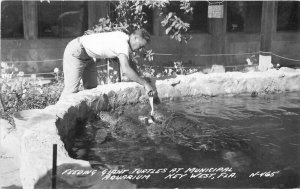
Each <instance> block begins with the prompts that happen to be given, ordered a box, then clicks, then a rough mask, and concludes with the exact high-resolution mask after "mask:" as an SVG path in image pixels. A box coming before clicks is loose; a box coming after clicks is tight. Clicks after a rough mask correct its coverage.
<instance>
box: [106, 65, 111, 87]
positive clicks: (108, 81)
mask: <svg viewBox="0 0 300 189" xmlns="http://www.w3.org/2000/svg"><path fill="white" fill-rule="evenodd" d="M106 82H107V84H109V83H110V78H109V59H107V80H106Z"/></svg>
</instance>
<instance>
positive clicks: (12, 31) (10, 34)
mask: <svg viewBox="0 0 300 189" xmlns="http://www.w3.org/2000/svg"><path fill="white" fill-rule="evenodd" d="M23 37H24V32H23V8H22V1H2V2H1V38H23Z"/></svg>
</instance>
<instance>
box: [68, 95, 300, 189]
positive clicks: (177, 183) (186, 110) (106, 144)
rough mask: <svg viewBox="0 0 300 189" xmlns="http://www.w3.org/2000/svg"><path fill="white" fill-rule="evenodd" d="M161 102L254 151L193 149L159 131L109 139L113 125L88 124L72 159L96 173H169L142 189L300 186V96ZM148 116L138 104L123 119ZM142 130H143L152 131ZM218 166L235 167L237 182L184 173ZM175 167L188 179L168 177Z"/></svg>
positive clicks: (153, 176) (143, 184)
mask: <svg viewBox="0 0 300 189" xmlns="http://www.w3.org/2000/svg"><path fill="white" fill-rule="evenodd" d="M163 103H164V106H165V107H167V108H168V109H169V110H171V111H173V112H180V113H183V114H185V115H186V116H187V117H188V118H189V119H192V120H194V121H196V122H201V123H206V124H212V125H214V126H216V127H217V128H220V129H223V130H227V131H231V132H233V133H235V134H238V136H240V137H241V139H242V140H243V141H246V142H247V143H248V144H249V146H250V147H251V149H252V150H251V151H249V150H246V149H245V150H244V149H240V150H230V149H224V150H222V149H220V150H219V151H201V150H194V149H192V148H190V147H188V146H184V145H180V144H176V143H174V142H172V140H170V139H169V138H168V137H166V136H164V135H163V134H161V133H160V132H158V133H157V134H156V135H155V136H153V132H151V133H152V135H149V136H147V137H143V138H135V139H132V140H118V139H116V138H114V137H112V136H111V135H110V134H109V125H107V124H104V123H103V122H101V121H96V122H93V123H88V125H86V127H85V131H84V132H83V133H81V134H80V135H79V136H78V137H77V138H76V142H75V145H74V148H73V151H72V153H71V154H74V156H75V157H76V158H80V159H84V160H88V161H90V162H91V163H92V164H93V166H94V168H95V169H104V168H105V166H104V165H111V167H112V168H116V167H119V169H129V170H130V171H133V170H134V169H136V168H140V169H156V170H158V169H166V170H167V171H166V173H157V174H151V177H150V178H149V179H148V180H145V179H144V180H131V182H133V183H136V184H137V185H138V186H139V187H171V188H176V187H183V188H186V187H230V188H231V187H247V188H248V187H267V188H269V187H272V188H273V187H279V188H286V187H299V186H300V185H299V180H300V178H299V174H300V158H299V156H300V93H284V94H274V95H267V96H259V97H254V98H253V97H250V96H231V97H225V96H220V97H213V98H212V97H209V98H205V97H198V98H185V99H181V100H178V101H168V102H163ZM149 111H150V107H149V106H145V105H144V106H139V105H136V106H134V107H130V108H128V109H127V110H125V114H127V115H128V116H132V117H133V118H134V119H137V118H138V116H141V115H146V114H147V113H149ZM99 125H100V126H99ZM142 126H143V127H145V128H146V129H145V130H147V129H148V130H149V128H151V126H146V125H142ZM153 128H154V129H155V127H153ZM153 128H152V130H153ZM154 133H155V132H154ZM220 167H229V168H231V171H229V172H227V173H228V175H229V174H231V173H234V176H233V178H228V177H226V175H225V174H223V175H222V176H220V172H216V174H215V175H214V176H213V177H210V178H205V176H203V175H202V177H201V178H200V177H199V178H190V176H191V174H189V172H184V171H186V170H188V169H189V168H220ZM172 168H183V169H182V170H183V172H179V173H188V174H187V175H186V176H184V177H183V178H181V179H179V178H173V179H170V178H169V177H167V176H168V175H169V171H170V170H172ZM258 172H259V173H265V172H267V173H266V174H261V175H259V174H256V175H255V176H253V174H252V173H258ZM268 173H269V174H268ZM270 173H271V175H270ZM272 173H273V175H274V176H272ZM251 174H252V175H251ZM224 175H225V176H224ZM218 176H220V177H219V178H217V177H218ZM166 177H167V178H166Z"/></svg>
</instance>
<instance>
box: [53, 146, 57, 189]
mask: <svg viewBox="0 0 300 189" xmlns="http://www.w3.org/2000/svg"><path fill="white" fill-rule="evenodd" d="M56 166H57V144H53V157H52V189H56V174H57V173H56Z"/></svg>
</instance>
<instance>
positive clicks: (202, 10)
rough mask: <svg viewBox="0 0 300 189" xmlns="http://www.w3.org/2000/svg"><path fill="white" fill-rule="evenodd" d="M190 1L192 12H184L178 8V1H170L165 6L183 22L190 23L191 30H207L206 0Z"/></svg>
mask: <svg viewBox="0 0 300 189" xmlns="http://www.w3.org/2000/svg"><path fill="white" fill-rule="evenodd" d="M190 3H191V6H192V7H193V9H194V10H193V14H184V12H183V11H182V10H181V9H180V2H179V1H170V4H169V5H168V6H167V11H170V12H175V13H176V15H177V16H178V17H180V18H181V19H182V20H183V21H184V22H188V23H190V31H191V32H207V31H208V24H207V23H208V22H207V20H208V19H207V10H208V3H207V2H206V1H202V2H200V1H198V2H196V1H194V2H193V1H191V2H190Z"/></svg>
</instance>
